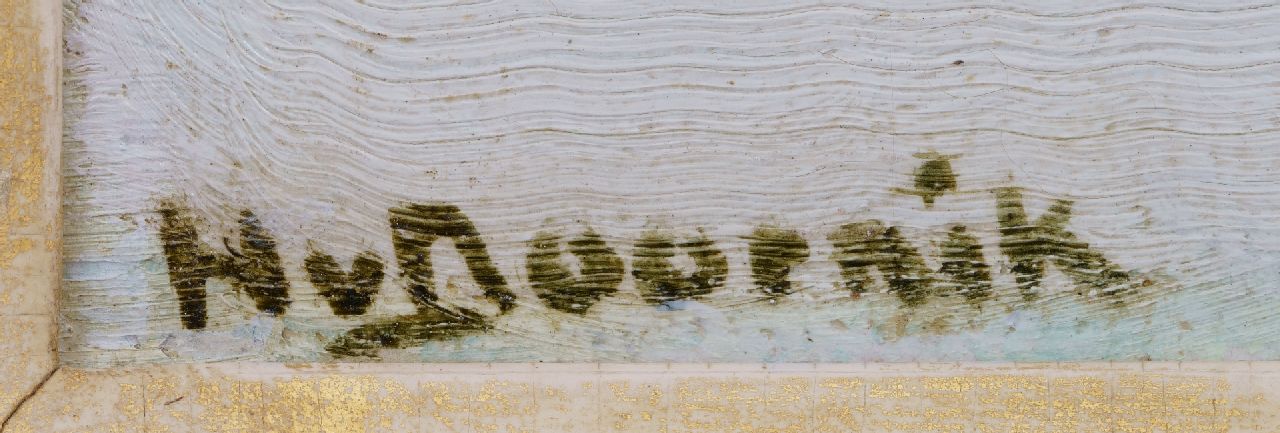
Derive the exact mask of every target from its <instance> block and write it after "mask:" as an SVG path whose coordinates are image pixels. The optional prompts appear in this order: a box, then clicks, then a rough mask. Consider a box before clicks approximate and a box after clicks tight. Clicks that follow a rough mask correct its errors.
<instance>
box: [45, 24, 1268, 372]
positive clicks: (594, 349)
mask: <svg viewBox="0 0 1280 433" xmlns="http://www.w3.org/2000/svg"><path fill="white" fill-rule="evenodd" d="M65 18H66V20H67V21H66V27H67V33H66V37H67V41H68V44H69V46H68V49H67V50H66V57H65V60H66V63H67V68H68V69H67V71H68V75H67V77H66V78H67V91H66V92H65V101H64V103H65V105H66V106H67V107H68V111H67V116H68V123H67V131H68V139H67V141H66V147H67V151H66V153H65V158H66V159H67V162H66V164H65V167H66V170H67V173H66V181H67V185H68V194H67V198H66V200H67V204H66V207H65V210H66V215H67V216H68V218H67V221H68V227H67V236H66V238H65V239H66V245H67V247H66V250H67V252H66V272H65V277H66V280H65V286H66V290H65V291H64V292H63V295H62V297H61V298H59V299H60V303H61V312H60V315H61V317H62V318H64V319H65V320H63V322H62V325H61V326H60V328H61V333H60V340H59V349H60V353H61V355H62V359H63V360H64V362H65V363H67V364H69V365H73V366H81V367H86V366H111V365H126V364H131V363H135V362H205V361H221V360H260V361H324V360H333V359H350V360H381V361H386V362H393V361H394V362H410V361H411V362H420V361H482V362H489V361H521V362H523V361H645V362H666V361H673V362H680V361H685V362H717V361H719V362H788V361H790V362H826V361H831V362H850V361H853V362H860V361H967V360H1006V361H1061V360H1123V361H1135V360H1144V359H1159V360H1262V359H1280V332H1277V330H1278V329H1280V318H1277V316H1276V315H1275V314H1274V312H1275V311H1276V310H1277V308H1280V290H1278V289H1277V287H1280V285H1277V284H1276V283H1277V281H1280V277H1278V276H1277V274H1276V272H1275V269H1276V268H1277V266H1280V249H1278V247H1277V246H1280V226H1277V225H1276V224H1275V215H1280V195H1277V194H1276V193H1275V191H1276V187H1277V186H1278V185H1280V171H1277V170H1275V167H1276V166H1277V165H1278V164H1277V163H1278V162H1280V161H1277V159H1278V158H1280V153H1277V152H1275V151H1274V150H1275V146H1274V145H1273V144H1271V143H1273V142H1275V141H1276V138H1277V134H1278V133H1280V126H1278V124H1277V122H1276V120H1275V119H1276V118H1277V116H1276V114H1277V111H1276V110H1277V107H1276V106H1275V104H1274V101H1275V100H1277V99H1280V93H1277V92H1280V88H1278V87H1276V86H1273V85H1272V84H1273V82H1274V81H1275V80H1274V77H1275V76H1276V74H1277V72H1280V71H1278V69H1280V52H1277V51H1276V50H1275V49H1274V47H1273V45H1274V41H1275V39H1276V36H1275V35H1276V34H1280V32H1277V30H1280V24H1278V23H1280V7H1276V6H1275V5H1272V4H1270V3H1265V2H1249V1H1238V2H1237V1H1233V2H1219V3H1213V4H1204V3H1203V2H1201V3H1196V2H1187V1H1174V0H1170V1H1164V2H1157V3H1144V4H1141V5H1133V4H1129V3H1128V2H1103V3H1094V4H1090V5H1087V6H1085V7H1082V6H1081V5H1079V4H1078V3H1077V2H1066V1H1063V2H1008V3H1002V4H999V5H992V6H979V5H973V4H968V3H945V2H944V3H923V2H922V3H911V2H908V3H900V2H888V1H885V2H869V3H868V2H856V3H854V2H837V3H830V2H822V3H815V2H799V3H789V4H786V5H781V4H778V3H777V2H766V1H743V2H732V3H718V4H695V3H678V2H621V1H620V2H610V3H607V4H601V3H599V2H584V1H569V0H556V1H554V2H548V1H541V0H536V1H528V2H514V3H511V2H500V3H499V2H471V3H461V4H443V3H436V2H409V3H403V4H400V3H397V4H390V3H387V2H363V3H362V2H349V1H295V0H272V1H267V2H262V3H259V4H254V5H246V4H240V3H234V2H231V3H228V2H198V1H185V0H177V1H171V2H147V1H131V0H122V1H116V2H90V1H83V2H82V1H70V2H68V5H67V10H66V13H65ZM139 22H145V23H147V24H146V25H138V23H139ZM424 23H431V24H430V25H427V24H424ZM171 202H172V203H182V204H183V206H184V207H185V208H186V209H188V210H189V212H190V214H191V218H190V221H191V224H190V225H191V230H190V231H189V232H187V234H185V235H183V236H185V237H184V238H183V239H187V240H190V242H187V241H186V240H184V241H183V242H187V243H188V244H190V245H198V246H200V248H207V251H208V254H211V256H212V257H223V258H220V259H217V260H215V262H217V263H219V265H218V266H217V267H216V269H218V270H217V271H216V272H213V271H210V272H211V273H214V274H218V275H214V276H213V277H212V278H206V281H205V282H204V283H203V284H202V285H201V287H200V290H203V295H202V296H201V297H200V299H202V300H203V302H204V317H205V318H206V319H205V322H204V323H202V324H201V325H202V326H194V325H195V322H190V321H189V319H187V318H188V317H189V315H188V314H186V313H184V312H183V309H182V305H195V301H192V299H193V298H192V297H190V296H188V295H187V294H195V293H196V292H195V291H196V289H195V288H194V287H192V288H189V290H188V288H186V286H185V284H187V282H184V281H188V280H184V278H183V275H185V274H184V272H188V271H190V270H191V269H184V266H183V264H182V263H184V262H178V263H177V264H176V265H175V262H174V261H172V260H169V259H168V258H167V256H166V252H165V241H164V238H165V236H164V235H163V230H164V227H165V221H166V219H165V217H164V216H163V211H162V209H163V208H164V203H171ZM246 211H247V212H250V214H245V212H246ZM587 228H589V230H590V231H589V233H592V236H590V237H587V236H583V233H588V229H587ZM762 228H765V229H763V230H764V231H763V232H760V230H762ZM192 233H194V234H192ZM545 234H554V236H550V235H545ZM192 236H194V238H195V239H194V240H191V238H192ZM553 238H554V239H555V240H554V241H552V239H553ZM584 239H590V241H589V243H590V245H587V244H584V243H582V242H586V241H584ZM575 242H579V243H578V244H576V245H578V246H576V247H575ZM184 245H185V244H184ZM575 248H578V249H577V250H575ZM575 251H576V252H575ZM316 252H322V253H323V254H322V255H315V254H314V253H316ZM614 254H616V259H615V258H614ZM311 257H314V258H313V259H311V260H309V259H308V258H311ZM360 257H366V258H370V259H369V260H373V259H371V258H372V257H377V258H379V259H378V262H380V263H382V269H381V276H382V278H381V281H380V282H374V281H371V280H370V279H371V278H372V279H376V278H375V277H374V276H373V275H376V273H373V272H372V267H370V266H372V265H369V263H371V262H369V261H361V262H360V263H365V265H362V266H361V268H360V269H366V271H365V273H364V275H365V276H364V277H360V276H357V269H356V266H355V264H356V263H357V259H358V258H360ZM308 263H310V265H308ZM175 267H176V268H178V269H177V270H176V271H175ZM619 269H620V270H621V272H619ZM175 272H177V274H175ZM175 275H177V276H178V278H175ZM228 275H229V276H228ZM316 276H319V277H320V278H318V279H317V278H314V277H316ZM344 279H345V280H346V282H343V280H344ZM355 280H361V281H363V282H362V283H361V284H362V285H363V286H364V287H375V286H376V287H377V290H376V292H374V291H372V289H360V290H357V289H355V288H354V286H355ZM192 285H193V286H194V284H192ZM365 293H368V301H366V300H365ZM335 296H337V297H339V298H343V299H348V300H351V301H352V303H351V305H352V307H351V309H349V310H343V309H342V308H346V307H342V308H337V309H335V307H334V305H333V304H332V301H333V300H334V299H336V298H335ZM365 302H368V304H367V305H364V303H365ZM339 305H340V306H341V305H346V304H341V303H340V304H339ZM357 305H358V306H359V307H358V308H357V307H356V306H357ZM104 306H110V307H109V308H104ZM193 308H194V307H193ZM343 312H349V313H352V314H339V313H343Z"/></svg>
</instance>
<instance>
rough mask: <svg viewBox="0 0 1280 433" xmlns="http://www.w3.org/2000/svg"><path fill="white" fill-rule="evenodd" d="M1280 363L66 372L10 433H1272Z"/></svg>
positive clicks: (243, 367)
mask: <svg viewBox="0 0 1280 433" xmlns="http://www.w3.org/2000/svg"><path fill="white" fill-rule="evenodd" d="M1275 368H1276V366H1275V365H1274V364H1265V363H1259V364H1256V365H1255V366H1253V367H1246V366H1244V365H1239V366H1229V365H1201V366H1199V367H1189V366H1188V367H1182V368H1179V367H1177V366H1175V365H1158V364H1156V365H1147V366H1144V367H1138V366H1137V365H1136V364H1133V365H1132V366H1131V367H1119V366H1115V365H1111V366H1107V365H1101V364H1099V365H1083V366H1081V365H1059V366H1054V367H1049V366H1043V367H1028V366H1011V365H1004V366H1001V365H988V366H973V365H970V366H959V365H948V366H943V365H922V366H912V367H903V366H890V365H856V366H831V365H819V366H813V365H809V366H790V367H787V366H782V367H780V368H768V369H761V368H760V367H759V366H716V367H708V366H705V365H702V366H691V365H671V366H666V365H655V366H621V365H564V366H553V365H543V366H529V365H494V366H457V365H455V366H417V367H416V368H415V367H410V366H406V365H394V366H377V367H374V366H369V365H365V366H362V367H357V366H352V365H346V366H305V365H295V366H280V365H257V364H241V363H227V364H211V365H205V366H172V367H167V368H165V367H160V368H154V367H153V368H150V369H146V370H141V369H122V370H118V371H114V372H101V371H97V372H95V371H82V370H74V369H69V368H68V369H63V370H61V371H59V373H58V375H57V376H55V377H54V379H53V380H51V381H50V383H49V385H48V386H47V389H48V391H49V392H48V393H47V394H45V395H43V396H38V397H37V398H36V399H33V401H32V402H31V404H30V405H29V406H27V407H25V408H24V410H23V411H22V412H20V413H19V414H18V416H17V417H15V419H14V422H13V423H12V426H11V428H10V429H9V430H7V431H6V433H34V432H41V433H64V432H136V431H146V432H167V431H189V432H210V433H214V432H216V433H233V432H237V433H238V432H244V433H248V432H344V433H363V432H407V431H432V432H435V431H447V432H557V433H577V432H584V433H585V432H590V433H603V432H609V433H624V432H636V433H641V432H643V433H655V432H669V433H730V432H797V433H826V432H831V433H836V432H841V433H849V432H857V433H926V432H927V433H940V432H982V433H986V432H990V433H997V432H998V433H1008V432H1071V433H1115V432H1134V433H1139V432H1151V433H1155V432H1160V433H1245V432H1248V433H1272V432H1275V431H1276V430H1275V426H1276V425H1277V423H1278V422H1280V415H1278V414H1280V406H1278V405H1277V401H1278V399H1280V393H1278V391H1277V390H1280V382H1278V381H1280V376H1277V370H1276V369H1275Z"/></svg>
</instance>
